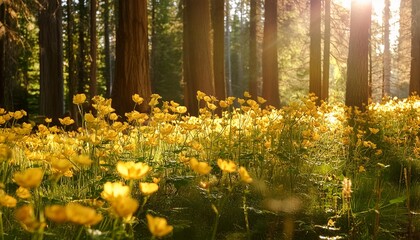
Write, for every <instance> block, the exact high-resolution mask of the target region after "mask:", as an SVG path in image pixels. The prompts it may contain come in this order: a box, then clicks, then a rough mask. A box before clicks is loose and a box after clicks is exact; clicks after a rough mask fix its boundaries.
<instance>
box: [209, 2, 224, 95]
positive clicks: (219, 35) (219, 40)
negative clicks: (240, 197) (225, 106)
mask: <svg viewBox="0 0 420 240" xmlns="http://www.w3.org/2000/svg"><path fill="white" fill-rule="evenodd" d="M213 4H214V5H213V9H212V10H213V11H212V12H213V15H212V16H213V21H212V23H213V44H214V48H213V50H214V52H213V66H214V88H215V94H216V98H217V99H220V100H223V99H225V98H226V84H225V56H224V54H225V49H224V48H225V26H224V23H225V22H224V17H225V14H224V13H225V1H224V0H213Z"/></svg>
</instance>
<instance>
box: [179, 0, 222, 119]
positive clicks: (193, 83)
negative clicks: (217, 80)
mask: <svg viewBox="0 0 420 240" xmlns="http://www.w3.org/2000/svg"><path fill="white" fill-rule="evenodd" d="M184 3H185V6H184V7H185V8H184V14H185V19H184V31H185V35H184V37H186V39H184V41H185V42H184V47H186V48H184V54H185V55H186V59H185V60H186V62H184V80H185V82H186V95H188V96H187V97H186V99H185V100H187V102H186V103H185V105H186V106H187V107H188V109H189V111H190V113H191V114H192V115H197V114H198V104H197V99H196V94H197V91H202V92H204V93H206V94H207V95H214V94H215V91H214V80H213V79H214V78H213V64H212V44H211V26H210V1H209V0H201V1H197V0H185V2H184ZM186 45H188V46H186Z"/></svg>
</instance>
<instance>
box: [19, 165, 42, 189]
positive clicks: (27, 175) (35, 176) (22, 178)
mask: <svg viewBox="0 0 420 240" xmlns="http://www.w3.org/2000/svg"><path fill="white" fill-rule="evenodd" d="M43 175H44V173H43V172H42V170H41V168H28V169H26V170H24V171H23V172H17V173H15V174H14V176H13V179H14V180H15V182H16V183H17V184H18V185H19V186H21V187H24V188H35V187H38V186H39V185H40V184H41V181H42V177H43Z"/></svg>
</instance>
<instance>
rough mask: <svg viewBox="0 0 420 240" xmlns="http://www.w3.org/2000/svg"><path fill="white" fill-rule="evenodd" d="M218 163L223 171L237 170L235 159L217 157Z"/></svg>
mask: <svg viewBox="0 0 420 240" xmlns="http://www.w3.org/2000/svg"><path fill="white" fill-rule="evenodd" d="M217 165H218V166H219V168H220V169H221V170H222V171H223V172H228V173H233V172H235V171H236V164H235V163H234V162H233V161H230V160H229V161H224V160H222V159H220V158H219V159H217Z"/></svg>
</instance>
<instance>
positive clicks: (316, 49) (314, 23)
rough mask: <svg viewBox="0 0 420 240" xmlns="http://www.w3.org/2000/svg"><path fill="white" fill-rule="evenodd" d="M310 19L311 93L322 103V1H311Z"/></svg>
mask: <svg viewBox="0 0 420 240" xmlns="http://www.w3.org/2000/svg"><path fill="white" fill-rule="evenodd" d="M310 6H311V17H310V20H311V21H310V31H309V35H310V38H311V43H310V57H309V92H310V93H314V94H315V95H316V96H317V97H318V101H317V103H318V104H319V103H320V99H321V97H322V96H321V91H322V82H321V0H311V1H310Z"/></svg>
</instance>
